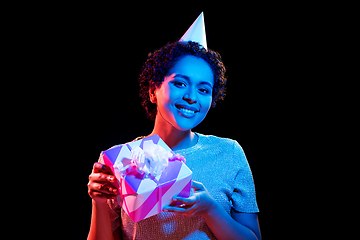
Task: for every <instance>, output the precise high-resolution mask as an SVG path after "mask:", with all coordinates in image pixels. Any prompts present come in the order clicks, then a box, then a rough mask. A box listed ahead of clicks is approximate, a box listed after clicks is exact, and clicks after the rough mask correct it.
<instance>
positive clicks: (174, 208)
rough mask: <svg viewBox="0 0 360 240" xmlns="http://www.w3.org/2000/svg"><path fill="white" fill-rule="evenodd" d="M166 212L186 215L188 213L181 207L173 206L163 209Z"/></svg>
mask: <svg viewBox="0 0 360 240" xmlns="http://www.w3.org/2000/svg"><path fill="white" fill-rule="evenodd" d="M163 211H164V212H175V213H184V212H185V211H186V209H185V208H180V207H171V206H166V207H164V208H163Z"/></svg>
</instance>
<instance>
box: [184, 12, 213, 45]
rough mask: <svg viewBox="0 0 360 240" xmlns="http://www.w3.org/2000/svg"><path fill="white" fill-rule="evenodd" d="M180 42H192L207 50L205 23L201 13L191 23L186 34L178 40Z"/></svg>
mask: <svg viewBox="0 0 360 240" xmlns="http://www.w3.org/2000/svg"><path fill="white" fill-rule="evenodd" d="M179 41H181V42H188V41H193V42H197V43H199V44H201V45H202V46H203V47H204V48H205V49H207V43H206V34H205V22H204V14H203V12H202V13H201V14H200V15H199V16H198V18H197V19H196V20H195V21H194V22H193V24H192V25H191V26H190V28H189V29H188V30H187V31H186V33H185V34H184V35H183V36H182V37H181V38H180V40H179Z"/></svg>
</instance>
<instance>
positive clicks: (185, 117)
mask: <svg viewBox="0 0 360 240" xmlns="http://www.w3.org/2000/svg"><path fill="white" fill-rule="evenodd" d="M139 80H140V86H141V89H140V95H141V97H142V101H143V102H142V105H143V106H144V108H145V110H146V111H147V113H148V116H149V118H151V119H154V121H155V124H154V129H153V131H152V133H151V134H150V135H149V136H151V135H154V134H158V135H159V136H160V137H161V138H162V139H163V140H164V141H165V143H166V144H167V145H168V146H169V147H170V148H171V149H172V150H173V151H174V152H175V153H179V154H181V155H183V156H184V157H185V158H186V165H187V166H188V167H189V168H190V169H191V170H192V172H193V175H192V178H193V181H192V188H193V189H194V193H193V194H191V195H190V197H189V198H180V197H176V196H175V197H174V198H173V201H177V202H179V203H181V205H178V206H177V207H174V206H167V207H165V208H164V210H163V212H161V213H159V214H157V215H155V216H152V217H149V218H147V219H144V220H141V221H139V222H137V223H134V222H133V221H132V220H131V219H130V218H129V217H128V216H127V214H126V213H125V212H124V211H123V210H122V209H121V208H120V206H119V205H118V204H117V203H116V201H115V200H114V197H115V195H116V194H117V193H118V191H117V189H116V188H115V187H113V186H112V184H111V183H112V182H113V181H114V180H115V179H114V176H113V175H112V172H111V170H110V169H109V168H108V167H107V166H105V165H103V164H101V163H95V164H94V168H93V171H92V173H91V175H90V176H89V184H88V188H89V195H90V196H91V198H92V202H93V210H92V219H91V227H90V232H89V237H88V239H102V240H105V239H260V238H261V237H260V229H259V224H258V217H257V214H256V213H257V212H258V207H257V203H256V199H255V189H254V183H253V179H252V175H251V171H250V168H249V165H248V163H247V160H246V157H245V155H244V152H243V150H242V148H241V147H240V145H239V144H238V143H237V142H236V141H234V140H231V139H226V138H219V137H215V136H206V135H202V134H200V133H195V132H193V131H192V130H191V129H193V128H194V127H195V126H197V125H198V124H199V123H200V122H201V121H202V120H203V119H204V118H205V116H206V114H207V113H208V111H209V109H210V107H211V106H215V104H216V102H217V101H219V100H221V99H223V98H224V96H225V83H226V78H225V67H224V65H223V63H222V61H221V57H220V55H219V54H218V53H216V52H214V51H212V50H206V49H205V48H203V47H201V45H200V44H198V43H196V42H192V41H189V42H175V43H171V44H167V45H166V46H164V47H163V48H161V49H159V50H157V51H155V52H154V53H153V54H150V55H149V58H148V60H147V61H146V63H145V64H144V67H143V70H142V73H141V75H140V78H139ZM170 205H171V204H170Z"/></svg>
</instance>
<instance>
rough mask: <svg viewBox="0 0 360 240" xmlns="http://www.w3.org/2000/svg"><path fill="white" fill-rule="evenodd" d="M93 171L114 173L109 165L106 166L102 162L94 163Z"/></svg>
mask: <svg viewBox="0 0 360 240" xmlns="http://www.w3.org/2000/svg"><path fill="white" fill-rule="evenodd" d="M93 172H94V173H99V172H102V173H107V174H112V171H111V168H110V167H109V166H106V165H105V164H101V163H99V162H96V163H94V166H93Z"/></svg>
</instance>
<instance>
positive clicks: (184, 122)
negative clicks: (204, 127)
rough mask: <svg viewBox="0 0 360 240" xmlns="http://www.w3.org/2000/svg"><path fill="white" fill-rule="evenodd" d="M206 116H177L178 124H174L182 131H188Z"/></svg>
mask: <svg viewBox="0 0 360 240" xmlns="http://www.w3.org/2000/svg"><path fill="white" fill-rule="evenodd" d="M204 118H205V116H204V117H202V118H191V119H187V118H184V117H182V116H179V117H177V118H175V121H176V124H175V125H174V126H176V128H177V129H179V130H181V131H188V130H191V129H193V128H194V127H196V126H197V125H199V124H200V123H201V122H202V120H203V119H204Z"/></svg>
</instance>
